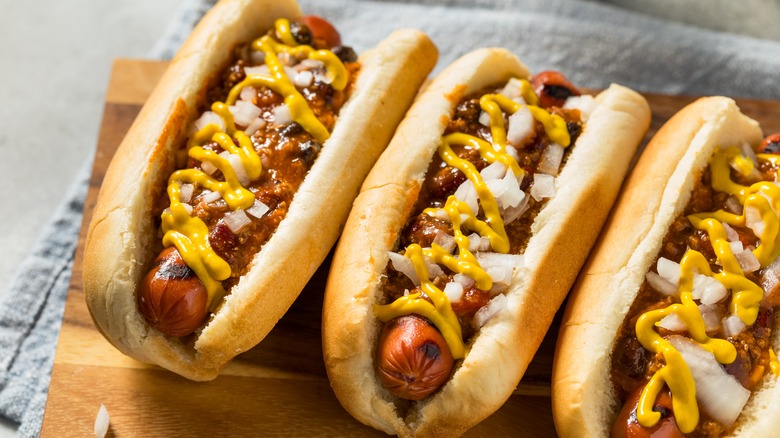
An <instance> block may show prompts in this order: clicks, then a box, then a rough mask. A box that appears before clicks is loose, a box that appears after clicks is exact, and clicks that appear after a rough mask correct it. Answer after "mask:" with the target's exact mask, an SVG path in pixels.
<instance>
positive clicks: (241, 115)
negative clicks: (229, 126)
mask: <svg viewBox="0 0 780 438" xmlns="http://www.w3.org/2000/svg"><path fill="white" fill-rule="evenodd" d="M228 109H229V110H230V112H231V113H232V114H233V120H235V122H236V123H237V124H239V125H241V126H249V125H250V124H251V123H252V122H253V121H255V119H257V118H258V117H260V113H261V112H262V111H260V108H258V107H257V106H256V105H255V104H253V103H251V102H246V101H243V100H238V101H236V104H235V105H231V106H229V107H228Z"/></svg>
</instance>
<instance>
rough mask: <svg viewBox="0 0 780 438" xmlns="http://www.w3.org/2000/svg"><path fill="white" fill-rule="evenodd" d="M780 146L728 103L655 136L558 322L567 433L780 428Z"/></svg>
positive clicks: (697, 110) (558, 375)
mask: <svg viewBox="0 0 780 438" xmlns="http://www.w3.org/2000/svg"><path fill="white" fill-rule="evenodd" d="M778 139H780V136H778V135H777V134H775V135H772V136H769V137H766V138H763V136H762V133H761V128H760V127H759V126H758V123H756V122H755V121H754V120H752V119H750V118H748V117H747V116H745V115H743V114H742V113H741V112H740V111H739V108H738V107H737V106H736V104H735V103H734V101H732V100H731V99H727V98H724V97H710V98H703V99H700V100H698V101H696V102H695V103H693V104H691V105H689V106H687V107H686V108H684V109H682V110H681V111H680V112H679V113H677V114H676V115H675V116H674V117H672V118H671V119H670V120H669V121H668V122H667V123H666V124H665V125H664V126H663V128H662V129H661V130H659V131H658V133H657V134H656V135H655V137H654V138H653V139H652V141H651V142H650V144H649V145H648V147H647V149H646V151H645V152H644V153H643V155H642V157H641V158H640V159H639V161H638V163H637V165H636V168H635V169H634V170H633V171H632V174H631V176H630V178H629V179H628V182H627V184H626V186H625V190H624V192H623V193H622V194H621V196H620V199H619V200H618V202H617V204H616V207H615V210H614V213H613V215H612V217H611V218H610V220H609V221H608V224H607V226H606V227H607V231H606V232H605V233H604V234H603V235H602V237H601V238H600V240H599V243H598V244H597V247H596V250H595V251H594V253H593V254H592V256H591V259H590V260H589V262H588V264H587V265H586V268H584V270H583V273H582V274H581V276H580V279H579V280H578V283H577V286H576V287H575V288H574V290H573V292H572V295H571V296H570V301H569V305H568V307H567V309H566V313H565V315H564V320H563V323H562V326H561V331H560V334H559V339H558V345H557V349H556V356H555V365H554V370H553V411H554V418H555V423H556V429H557V430H558V433H559V434H560V436H562V437H567V436H577V437H581V436H594V437H595V436H607V435H609V434H611V435H612V436H615V437H650V436H652V437H673V436H697V437H698V436H708V437H718V436H745V437H748V436H749V437H754V436H773V435H774V434H775V433H776V421H777V420H776V415H777V413H778V411H779V410H780V407H778V403H777V401H776V400H777V399H778V394H777V391H778V386H777V384H776V381H777V377H776V376H777V375H778V373H780V364H778V362H777V359H776V357H775V355H774V351H775V350H776V349H777V348H778V337H777V335H776V333H775V330H774V328H775V327H776V317H775V315H776V312H774V310H773V309H774V306H775V305H776V301H775V299H776V293H777V288H776V285H777V284H778V281H777V278H778V275H777V266H778V265H777V263H778V262H777V261H776V258H777V255H778V249H777V243H776V242H777V234H778V233H777V229H778V223H779V222H780V221H779V220H778V215H777V212H778V211H780V190H778V187H777V185H776V181H777V171H778V164H780V155H777V152H778V150H777V145H778Z"/></svg>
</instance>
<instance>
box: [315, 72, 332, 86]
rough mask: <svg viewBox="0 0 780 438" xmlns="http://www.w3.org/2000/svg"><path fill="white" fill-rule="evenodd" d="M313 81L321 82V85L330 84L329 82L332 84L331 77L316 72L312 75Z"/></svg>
mask: <svg viewBox="0 0 780 438" xmlns="http://www.w3.org/2000/svg"><path fill="white" fill-rule="evenodd" d="M314 81H315V82H322V83H323V84H330V83H331V82H333V79H331V77H330V76H328V75H327V74H324V73H320V72H317V73H314Z"/></svg>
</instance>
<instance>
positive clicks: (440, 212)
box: [433, 209, 451, 222]
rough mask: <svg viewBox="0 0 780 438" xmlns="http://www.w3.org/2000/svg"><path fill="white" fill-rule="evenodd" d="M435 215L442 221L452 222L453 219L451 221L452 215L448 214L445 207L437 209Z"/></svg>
mask: <svg viewBox="0 0 780 438" xmlns="http://www.w3.org/2000/svg"><path fill="white" fill-rule="evenodd" d="M433 217H435V218H436V219H438V220H440V221H446V222H451V221H450V215H449V214H447V212H446V211H444V210H443V209H437V210H435V211H434V212H433Z"/></svg>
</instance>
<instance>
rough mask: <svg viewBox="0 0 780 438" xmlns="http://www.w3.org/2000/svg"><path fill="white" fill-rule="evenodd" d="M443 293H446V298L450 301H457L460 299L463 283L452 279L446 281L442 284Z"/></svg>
mask: <svg viewBox="0 0 780 438" xmlns="http://www.w3.org/2000/svg"><path fill="white" fill-rule="evenodd" d="M444 294H445V295H447V299H449V300H450V302H451V303H459V302H460V299H461V298H463V285H461V284H460V283H456V282H454V281H453V282H450V283H447V284H446V285H445V286H444Z"/></svg>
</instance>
